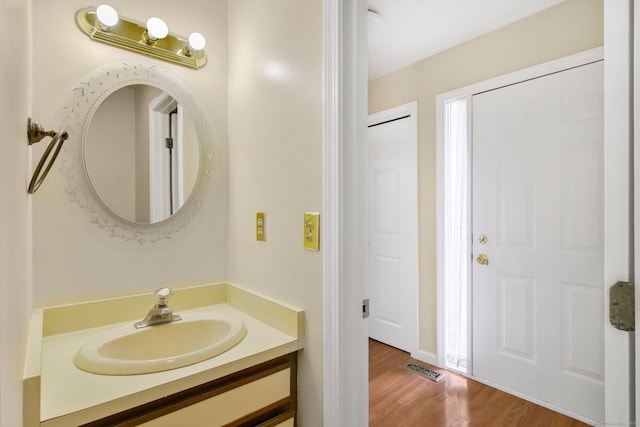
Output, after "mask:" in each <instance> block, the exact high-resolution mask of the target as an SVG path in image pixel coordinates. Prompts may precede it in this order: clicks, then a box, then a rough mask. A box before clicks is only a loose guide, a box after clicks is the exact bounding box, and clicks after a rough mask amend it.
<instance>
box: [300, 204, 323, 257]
mask: <svg viewBox="0 0 640 427" xmlns="http://www.w3.org/2000/svg"><path fill="white" fill-rule="evenodd" d="M302 241H303V242H304V248H305V249H307V250H309V251H319V250H320V214H319V213H318V212H305V213H304V236H303V239H302Z"/></svg>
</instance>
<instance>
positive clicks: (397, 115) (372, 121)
mask: <svg viewBox="0 0 640 427" xmlns="http://www.w3.org/2000/svg"><path fill="white" fill-rule="evenodd" d="M405 116H409V117H406V118H407V119H409V120H411V121H412V122H413V125H414V128H412V134H411V137H412V138H413V141H412V146H411V155H412V156H413V161H414V165H413V167H412V170H411V171H409V172H410V173H411V175H412V176H411V178H412V180H413V179H414V178H415V181H414V182H413V183H412V185H413V188H411V191H412V193H414V192H415V193H414V194H415V206H412V209H414V213H413V214H412V224H411V226H412V228H413V236H414V237H413V238H412V239H411V251H412V254H411V261H412V264H413V265H412V270H413V271H412V275H413V278H414V280H412V283H411V284H410V285H411V294H412V297H413V299H412V301H411V302H412V304H409V307H407V310H409V311H410V313H409V316H411V319H412V320H411V323H412V324H411V325H410V326H409V327H410V331H409V332H410V334H411V336H412V343H411V347H410V348H409V353H410V354H411V357H413V358H414V359H418V360H422V361H423V362H427V363H432V360H431V358H428V356H427V357H425V356H424V355H423V353H424V352H420V351H419V347H418V330H419V322H418V318H419V316H418V283H419V268H418V264H419V262H418V261H419V250H418V232H419V220H418V199H419V194H418V102H417V101H411V102H407V103H406V104H402V105H398V106H395V107H391V108H388V109H386V110H382V111H378V112H376V113H373V114H369V115H368V116H367V128H369V127H370V126H372V125H376V126H378V125H383V124H384V123H386V122H389V121H395V120H398V119H403V120H404V118H405ZM366 144H367V154H368V153H369V140H368V137H367V141H366ZM364 168H365V170H366V173H367V176H369V174H370V172H371V159H370V158H369V156H367V163H366V165H365V167H364ZM367 184H368V186H369V187H368V189H367V203H368V205H367V206H371V205H370V203H371V184H372V183H371V182H370V180H367ZM369 211H370V209H366V210H365V211H364V212H369ZM365 223H366V225H365V226H366V229H367V241H368V242H369V241H370V238H371V214H370V213H369V215H368V216H367V218H366V221H365ZM371 266H372V265H371V251H370V245H369V244H367V258H366V267H367V269H366V276H365V282H366V283H367V284H368V288H367V294H368V295H369V296H371V289H370V286H371V285H370V284H371V283H372V277H371V275H372V269H371ZM374 303H375V301H374Z"/></svg>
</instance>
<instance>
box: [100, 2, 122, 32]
mask: <svg viewBox="0 0 640 427" xmlns="http://www.w3.org/2000/svg"><path fill="white" fill-rule="evenodd" d="M96 16H97V17H98V22H99V23H100V27H102V29H103V30H105V31H108V30H109V29H111V27H113V26H114V25H116V24H117V23H118V12H116V10H115V9H114V8H112V7H111V6H109V5H108V4H101V5H100V6H98V7H97V8H96Z"/></svg>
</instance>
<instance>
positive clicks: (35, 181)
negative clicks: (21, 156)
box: [27, 117, 69, 194]
mask: <svg viewBox="0 0 640 427" xmlns="http://www.w3.org/2000/svg"><path fill="white" fill-rule="evenodd" d="M45 136H48V137H51V138H52V140H51V142H50V143H49V146H48V147H47V149H46V150H45V151H44V154H43V155H42V158H41V159H40V161H39V162H38V166H36V170H35V171H34V172H33V176H32V177H31V182H29V189H28V190H27V192H28V193H29V194H33V193H35V192H36V191H37V190H38V188H39V187H40V184H42V181H44V179H45V178H46V177H47V174H48V173H49V170H50V169H51V166H53V163H54V162H55V161H56V158H57V157H58V153H60V149H61V148H62V144H63V143H64V141H66V140H67V138H68V137H69V134H68V133H67V132H66V131H63V132H56V131H53V130H49V131H45V130H44V128H43V127H42V126H41V125H40V123H38V122H36V121H34V120H31V117H29V118H28V120H27V138H28V139H29V145H31V144H34V143H36V142H40V141H41V140H42V139H43V138H44V137H45ZM54 148H55V151H53V149H54ZM51 151H53V156H52V157H51V160H50V161H49V163H47V166H46V167H45V168H44V172H43V171H42V168H43V166H44V164H45V162H46V161H47V159H48V158H49V155H51Z"/></svg>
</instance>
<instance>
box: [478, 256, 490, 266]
mask: <svg viewBox="0 0 640 427" xmlns="http://www.w3.org/2000/svg"><path fill="white" fill-rule="evenodd" d="M476 262H477V263H478V264H480V265H489V257H487V256H486V255H485V254H480V255H478V258H476Z"/></svg>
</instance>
